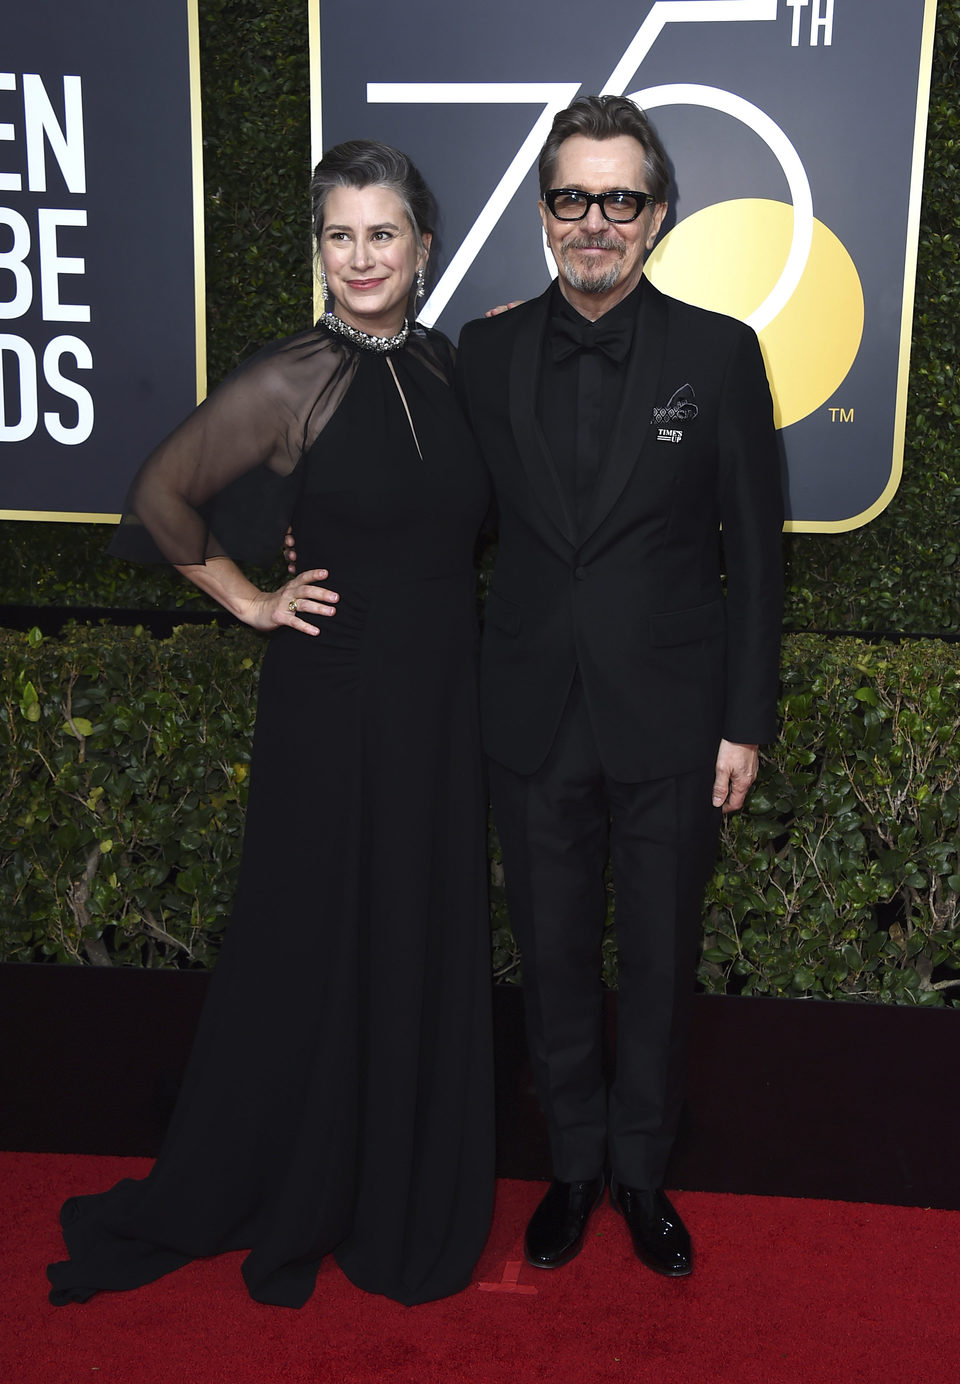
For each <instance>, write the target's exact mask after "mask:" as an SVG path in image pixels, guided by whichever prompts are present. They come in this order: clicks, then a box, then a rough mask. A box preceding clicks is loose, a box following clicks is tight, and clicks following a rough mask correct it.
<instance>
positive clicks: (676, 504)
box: [457, 280, 783, 782]
mask: <svg viewBox="0 0 960 1384" xmlns="http://www.w3.org/2000/svg"><path fill="white" fill-rule="evenodd" d="M634 297H635V299H636V308H637V314H638V317H637V323H636V327H635V331H634V338H633V345H632V347H631V352H630V356H629V358H628V360H627V362H626V365H625V367H624V368H625V377H624V381H625V382H624V389H623V392H622V397H621V401H620V405H619V409H618V412H617V416H616V419H615V420H614V423H613V427H612V431H611V435H610V437H611V440H610V444H609V446H608V449H607V454H606V455H605V457H604V458H603V462H602V468H601V472H600V477H599V481H598V483H597V488H596V491H595V494H594V497H593V503H592V509H591V510H590V511H589V513H588V517H587V518H586V520H585V521H583V522H581V524H580V527H579V529H578V528H577V526H576V522H575V518H574V515H573V513H572V506H571V503H570V501H569V498H568V497H567V496H566V495H565V493H564V490H563V487H562V486H561V484H560V480H559V477H558V475H557V471H556V468H555V465H554V462H553V459H552V458H551V456H550V453H549V449H548V447H547V444H546V441H545V439H544V435H543V431H542V429H541V428H540V426H539V424H538V421H537V416H536V405H537V384H538V374H539V365H540V361H541V359H542V356H543V352H544V348H545V347H544V343H545V337H546V330H547V324H548V320H549V316H550V299H551V290H549V289H548V290H547V292H546V293H545V294H543V295H541V297H539V298H537V299H533V300H531V301H529V302H527V303H524V304H523V305H522V306H521V307H518V308H514V309H513V310H512V311H510V312H507V313H503V314H501V315H500V316H498V317H493V318H485V319H481V320H479V321H475V322H469V323H468V324H467V325H466V326H465V327H464V329H463V332H462V335H461V338H460V353H459V358H458V363H457V369H458V386H459V390H460V395H461V399H462V401H463V403H464V406H465V408H466V410H467V413H468V416H469V418H470V421H471V424H472V426H473V430H474V432H475V434H476V436H477V439H478V441H479V443H480V447H481V450H482V452H483V455H484V458H485V460H486V463H487V466H488V467H489V469H490V472H491V474H492V476H493V481H494V486H495V491H496V498H497V504H498V509H499V553H498V557H497V562H496V566H495V569H494V573H493V578H492V582H491V589H490V593H489V596H488V598H487V603H486V613H485V620H484V636H483V653H482V684H481V685H482V709H483V722H484V741H485V746H486V749H487V752H488V753H489V754H490V755H491V756H492V758H494V759H495V760H497V761H498V762H500V763H502V764H504V765H506V766H507V767H508V768H510V769H513V770H514V771H515V772H517V773H521V774H530V773H533V772H535V771H536V769H538V768H539V766H540V764H541V763H542V762H543V760H544V758H545V757H546V755H547V752H548V750H549V748H550V745H551V743H552V741H553V738H554V735H555V733H556V729H557V725H558V723H559V719H560V715H561V712H562V710H563V707H564V703H565V701H566V698H567V694H568V691H569V688H570V684H571V680H572V678H573V675H574V671H575V670H576V669H577V668H579V671H580V676H581V678H582V681H583V687H584V692H585V695H586V699H587V705H588V707H589V710H590V715H591V719H592V722H593V726H594V730H595V733H596V736H597V742H598V747H599V750H600V754H601V758H602V760H603V764H604V768H605V769H606V771H607V772H608V773H609V774H611V775H612V776H613V777H614V778H616V779H620V780H624V781H628V782H636V781H640V780H642V779H648V778H660V777H664V776H666V775H669V774H679V773H684V772H687V771H689V770H692V769H697V768H701V767H706V766H708V765H712V764H713V762H714V759H715V757H716V753H717V747H718V745H719V742H720V739H721V737H726V738H727V739H728V740H733V741H739V742H741V743H745V744H752V743H759V742H762V741H766V740H770V739H772V738H773V736H774V735H775V733H776V696H777V686H778V662H779V641H780V623H781V542H780V534H781V529H782V524H783V507H782V498H781V489H780V466H779V455H778V449H777V444H776V437H775V431H774V426H773V410H772V405H771V399H770V390H769V387H768V385H767V379H766V375H765V372H764V367H763V361H762V358H761V355H760V348H759V345H758V343H757V339H756V336H755V335H754V333H753V332H752V331H751V330H750V329H749V328H748V327H746V326H744V325H743V324H742V323H740V322H737V321H734V320H733V319H732V318H729V317H723V316H720V315H719V314H717V313H712V312H706V311H704V310H703V309H700V308H694V307H690V306H689V305H688V304H686V303H681V302H679V301H677V300H676V299H673V298H667V297H665V296H664V295H663V294H662V293H659V292H658V291H657V290H656V289H655V288H654V287H653V285H652V284H650V283H649V282H648V281H647V280H644V281H643V282H642V283H641V285H640V286H639V288H638V289H637V290H636V292H635V294H634ZM721 529H722V536H721ZM721 548H722V554H721Z"/></svg>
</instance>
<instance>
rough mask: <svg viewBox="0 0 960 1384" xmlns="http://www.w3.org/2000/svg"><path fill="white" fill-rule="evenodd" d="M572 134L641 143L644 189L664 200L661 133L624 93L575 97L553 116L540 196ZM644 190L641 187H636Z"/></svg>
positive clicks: (666, 182)
mask: <svg viewBox="0 0 960 1384" xmlns="http://www.w3.org/2000/svg"><path fill="white" fill-rule="evenodd" d="M572 135H584V136H585V137H586V138H587V139H616V138H617V136H618V135H630V136H631V137H632V138H633V139H635V140H637V142H638V143H639V144H642V145H643V152H644V156H645V161H646V166H647V178H648V181H649V187H647V188H646V189H645V190H646V191H647V192H649V193H650V195H651V197H653V198H655V200H656V201H658V202H665V201H666V200H667V191H668V189H669V187H670V168H669V165H668V163H667V154H666V150H665V149H664V147H663V145H662V144H661V142H660V136H659V135H658V134H657V132H656V130H655V129H654V128H653V126H652V125H651V124H650V121H649V120H648V119H647V117H646V116H645V115H644V113H643V111H642V110H641V109H640V107H639V106H638V105H637V104H636V102H634V101H631V100H630V99H629V98H628V97H626V96H578V97H577V99H576V101H573V102H572V103H571V104H570V105H569V106H567V108H566V110H562V111H559V112H558V114H557V116H556V118H555V119H554V122H553V126H552V128H551V130H550V133H549V134H548V135H547V140H546V143H545V144H544V146H543V148H542V149H541V150H540V162H539V173H540V195H541V197H542V196H543V194H544V193H545V192H546V191H547V189H548V188H551V187H553V186H555V184H554V177H555V175H556V170H557V158H558V156H559V153H560V146H561V144H563V142H564V140H567V139H570V137H571V136H572ZM638 190H639V191H644V189H638Z"/></svg>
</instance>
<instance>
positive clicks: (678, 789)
mask: <svg viewBox="0 0 960 1384" xmlns="http://www.w3.org/2000/svg"><path fill="white" fill-rule="evenodd" d="M712 784H713V770H712V769H709V770H704V769H700V770H694V771H692V772H690V773H686V774H678V775H673V776H670V777H667V778H663V779H649V780H645V781H643V782H641V783H623V782H619V781H617V780H616V779H613V778H611V777H610V775H609V774H607V773H606V772H605V770H604V768H603V764H602V763H601V760H600V755H599V751H598V749H597V741H596V736H595V734H594V730H593V726H592V724H591V721H590V716H589V712H588V711H587V707H586V703H585V701H584V697H583V688H582V684H581V682H580V679H579V677H578V678H575V680H574V683H573V686H572V687H571V690H570V696H569V698H568V700H567V703H566V706H565V708H564V712H563V715H562V718H561V721H560V726H559V728H558V730H557V734H556V738H555V740H554V743H553V745H552V746H551V749H550V752H549V754H548V756H547V758H546V760H545V762H544V763H543V764H542V765H541V767H540V769H539V770H538V771H537V772H536V773H535V774H530V775H523V774H516V773H514V772H513V771H512V770H510V769H507V768H505V767H504V766H503V765H500V764H497V763H496V762H495V761H492V762H491V764H490V791H491V798H492V801H493V810H494V816H495V819H496V822H497V827H498V830H499V833H500V841H501V846H502V850H503V864H504V872H505V881H506V890H507V903H508V907H509V910H510V919H511V922H512V924H513V927H514V930H515V933H516V937H517V941H518V943H519V945H520V949H521V952H522V954H523V985H524V994H525V1015H526V1027H527V1041H528V1045H529V1050H530V1057H531V1061H532V1066H533V1075H534V1081H535V1083H536V1088H537V1095H538V1098H539V1101H540V1104H541V1107H542V1109H543V1111H544V1113H545V1115H546V1118H547V1126H548V1131H549V1138H550V1154H551V1160H552V1163H553V1171H554V1176H555V1177H558V1178H561V1179H562V1180H563V1181H567V1182H574V1181H580V1180H586V1179H588V1178H593V1177H595V1176H596V1175H597V1173H598V1172H599V1171H600V1170H601V1169H603V1168H604V1166H605V1163H606V1161H607V1159H608V1158H609V1163H610V1168H611V1171H612V1173H613V1176H614V1177H616V1178H617V1180H618V1181H619V1182H622V1183H624V1184H625V1185H626V1186H628V1187H659V1186H662V1185H663V1181H664V1174H665V1170H666V1165H667V1159H668V1157H669V1154H670V1149H671V1146H672V1144H673V1139H674V1135H675V1133H676V1127H677V1120H678V1118H679V1114H680V1107H681V1101H682V1093H683V1073H684V1066H685V1059H686V1039H687V1028H688V1019H689V1011H690V1002H691V999H692V996H693V976H694V968H695V965H696V956H697V948H698V944H699V940H700V908H701V900H702V896H703V889H704V886H705V883H706V880H707V877H708V874H709V871H710V868H711V864H712V861H713V857H714V853H715V850H716V840H717V829H718V825H719V818H720V811H719V809H717V808H714V807H713V806H712V805H711V801H710V790H711V787H712ZM608 858H609V860H610V861H611V864H612V873H613V884H614V889H615V893H616V918H615V922H616V935H617V947H618V956H619V982H618V993H617V1041H616V1059H615V1073H614V1076H613V1080H612V1083H610V1084H609V1086H608V1077H607V1072H606V1071H605V1063H604V1053H603V1041H602V1022H603V1016H602V996H603V992H602V985H601V980H600V944H601V937H602V932H603V926H604V920H605V916H606V911H607V892H606V885H605V881H604V873H605V867H606V864H607V860H608Z"/></svg>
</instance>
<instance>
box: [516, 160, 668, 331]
mask: <svg viewBox="0 0 960 1384" xmlns="http://www.w3.org/2000/svg"><path fill="white" fill-rule="evenodd" d="M553 186H554V187H569V188H576V189H578V190H579V191H582V192H616V191H623V192H646V191H648V187H647V171H646V165H645V151H644V148H643V145H642V144H640V143H639V141H638V140H635V139H634V138H633V137H632V136H631V135H617V136H616V138H615V139H603V140H598V139H588V138H587V137H586V135H571V136H570V138H569V139H565V140H564V142H563V143H562V144H561V145H560V150H559V154H558V157H557V167H556V172H555V175H554V182H553ZM666 210H667V205H666V203H665V202H658V203H657V204H656V205H654V206H648V207H646V208H645V210H644V211H642V212H641V213H640V215H639V216H638V217H637V219H636V221H626V222H620V223H618V224H615V223H613V222H611V221H607V220H605V219H604V216H603V213H602V212H601V211H600V208H599V206H597V204H596V203H593V204H592V205H591V207H590V210H589V211H588V212H587V215H586V216H585V217H584V218H583V220H582V221H558V220H557V218H556V217H555V216H553V215H552V214H551V212H550V211H549V210H548V208H547V206H546V204H545V203H544V202H541V203H540V218H541V220H542V221H543V228H544V231H545V232H546V236H547V241H548V243H549V245H550V249H551V251H552V252H553V257H554V259H555V260H556V262H557V269H558V270H559V273H560V288H561V291H562V292H563V295H564V297H565V298H567V300H568V301H569V302H571V303H572V304H573V306H574V307H576V308H577V309H578V310H579V311H581V312H583V313H584V315H585V316H587V317H590V318H596V317H598V316H600V315H601V314H602V313H604V312H606V311H608V310H609V309H610V308H612V307H613V306H614V305H615V304H616V303H618V302H620V300H621V299H622V298H625V297H626V295H627V294H628V293H629V292H631V290H632V289H634V288H635V287H636V286H637V284H638V283H639V282H640V275H641V273H642V272H643V261H644V258H645V256H646V253H647V251H648V250H651V249H652V248H653V245H654V242H655V241H656V238H657V232H658V231H659V230H660V223H661V222H662V220H663V218H664V215H665V213H666Z"/></svg>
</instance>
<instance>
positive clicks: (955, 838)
mask: <svg viewBox="0 0 960 1384" xmlns="http://www.w3.org/2000/svg"><path fill="white" fill-rule="evenodd" d="M781 711H782V716H783V729H782V732H781V736H780V739H779V741H778V743H777V745H776V746H775V747H774V748H773V750H772V752H771V754H770V755H769V757H768V759H767V762H766V763H765V765H764V767H763V770H762V773H761V776H760V779H759V781H758V783H757V785H756V786H755V788H754V791H753V793H752V794H751V796H750V797H749V798H748V800H747V807H746V809H745V810H744V811H743V812H742V813H740V814H738V815H737V816H735V817H733V818H732V819H731V820H730V821H729V822H728V824H727V827H726V830H725V840H724V850H723V853H722V859H721V862H720V866H719V868H718V870H717V872H716V874H715V876H714V878H713V881H712V883H711V885H710V888H709V890H708V894H707V917H706V920H705V932H706V936H705V943H704V951H703V958H702V962H701V967H700V978H701V981H702V982H703V983H704V985H705V986H706V988H707V989H709V990H715V991H723V992H729V991H733V992H735V993H742V994H754V995H794V996H795V995H817V996H832V997H835V998H839V999H871V1000H882V1001H887V1002H898V1003H909V1004H924V1005H941V1004H943V1003H944V1002H951V1003H953V1004H958V1003H960V648H958V646H957V645H955V644H947V643H941V642H938V641H934V640H925V641H911V642H910V643H908V644H904V645H901V646H890V645H886V644H882V645H872V644H866V643H864V642H862V641H860V640H858V639H853V638H846V639H834V640H824V639H822V638H820V637H818V636H815V635H796V636H793V637H791V638H790V639H788V641H787V647H786V651H785V657H784V666H783V698H782V702H781Z"/></svg>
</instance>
